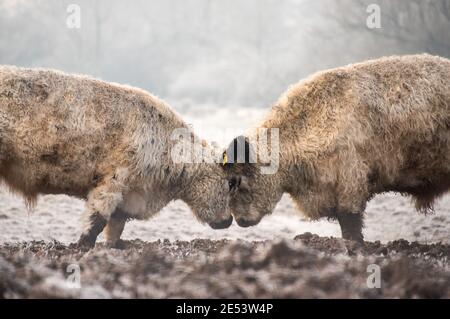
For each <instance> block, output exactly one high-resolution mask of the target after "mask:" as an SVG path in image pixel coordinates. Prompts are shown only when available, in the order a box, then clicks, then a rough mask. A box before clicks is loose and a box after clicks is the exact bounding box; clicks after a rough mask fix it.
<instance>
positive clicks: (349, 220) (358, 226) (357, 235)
mask: <svg viewBox="0 0 450 319" xmlns="http://www.w3.org/2000/svg"><path fill="white" fill-rule="evenodd" d="M337 220H338V221H339V225H340V226H341V232H342V238H344V239H347V240H351V241H354V242H356V243H358V244H360V245H362V244H364V236H363V233H362V229H363V226H364V218H363V213H348V212H339V213H338V214H337Z"/></svg>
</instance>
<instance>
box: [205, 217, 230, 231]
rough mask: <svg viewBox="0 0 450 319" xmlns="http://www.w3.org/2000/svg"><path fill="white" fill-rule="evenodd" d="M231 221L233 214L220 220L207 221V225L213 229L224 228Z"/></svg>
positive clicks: (228, 225)
mask: <svg viewBox="0 0 450 319" xmlns="http://www.w3.org/2000/svg"><path fill="white" fill-rule="evenodd" d="M232 223H233V216H230V217H229V218H228V219H225V220H221V221H220V222H212V223H209V226H211V228H213V229H224V228H228V227H230V226H231V224H232Z"/></svg>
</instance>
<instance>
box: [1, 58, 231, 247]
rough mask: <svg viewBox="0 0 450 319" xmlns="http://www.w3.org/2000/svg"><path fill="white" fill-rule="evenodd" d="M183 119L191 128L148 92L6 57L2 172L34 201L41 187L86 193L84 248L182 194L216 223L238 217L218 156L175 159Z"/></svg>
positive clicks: (113, 236) (112, 237)
mask: <svg viewBox="0 0 450 319" xmlns="http://www.w3.org/2000/svg"><path fill="white" fill-rule="evenodd" d="M180 128H185V129H188V127H187V125H186V124H185V123H184V122H183V121H182V120H181V118H180V117H179V116H178V115H176V114H175V113H174V112H173V111H172V110H171V108H170V107H169V106H168V105H167V104H165V103H164V102H162V101H160V100H158V99H157V98H156V97H154V96H152V95H150V94H149V93H147V92H145V91H142V90H139V89H136V88H131V87H127V86H123V85H119V84H113V83H106V82H103V81H99V80H95V79H91V78H89V77H85V76H77V75H67V74H64V73H61V72H57V71H51V70H40V69H23V68H17V67H11V66H0V178H1V179H2V180H3V181H4V182H5V183H6V184H7V185H8V186H9V187H10V188H11V189H12V190H14V191H17V192H19V193H21V194H23V195H24V197H25V198H26V199H27V202H28V203H29V204H33V202H34V201H35V199H36V196H37V195H38V194H68V195H73V196H77V197H79V198H83V199H86V211H85V214H84V231H83V234H82V235H81V238H80V240H79V244H80V245H81V246H82V247H85V248H89V247H92V246H93V245H94V244H95V241H96V238H97V235H98V234H99V233H100V232H102V230H103V229H104V228H105V226H106V229H105V233H106V240H107V243H108V245H110V246H116V245H117V244H118V242H119V239H120V235H121V234H122V231H123V228H124V225H125V222H126V220H127V219H129V218H137V219H143V218H148V217H150V216H151V215H153V214H155V213H156V212H158V211H159V210H160V209H161V208H163V207H164V206H165V205H166V204H167V203H168V202H170V201H171V200H174V199H181V200H183V201H185V202H186V203H187V204H188V205H189V206H190V207H191V209H192V210H193V212H194V213H195V215H196V216H197V217H198V219H199V220H200V221H201V222H207V223H209V224H210V225H211V226H212V227H213V228H224V227H228V226H229V225H230V224H231V222H232V216H231V215H230V214H229V212H228V209H227V200H228V197H227V196H228V191H229V189H228V182H227V180H226V176H225V173H224V172H223V171H222V170H221V169H220V168H219V164H216V163H211V164H207V163H202V162H197V163H183V162H181V163H178V162H174V161H172V152H171V151H172V149H173V147H174V146H175V145H176V144H175V143H178V142H179V141H177V140H174V139H172V134H173V132H174V131H176V130H179V129H180ZM203 146H204V147H205V149H206V150H211V147H210V146H209V145H208V144H207V143H206V142H205V141H203ZM206 153H207V152H206ZM213 153H214V152H211V153H210V154H211V155H212V154H213ZM209 162H212V161H209Z"/></svg>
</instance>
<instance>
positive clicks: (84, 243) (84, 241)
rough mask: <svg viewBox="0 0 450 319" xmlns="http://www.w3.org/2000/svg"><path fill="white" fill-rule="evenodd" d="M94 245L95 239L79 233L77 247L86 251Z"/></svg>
mask: <svg viewBox="0 0 450 319" xmlns="http://www.w3.org/2000/svg"><path fill="white" fill-rule="evenodd" d="M94 246H95V239H92V238H91V237H90V236H86V235H81V237H80V239H79V240H78V243H77V248H78V249H79V250H81V251H88V250H90V249H92V248H94Z"/></svg>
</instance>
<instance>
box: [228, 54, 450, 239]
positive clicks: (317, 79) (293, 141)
mask: <svg viewBox="0 0 450 319" xmlns="http://www.w3.org/2000/svg"><path fill="white" fill-rule="evenodd" d="M257 128H267V129H269V132H270V129H273V128H277V129H278V131H279V143H278V144H279V145H277V147H278V148H279V165H278V170H277V171H276V172H275V173H274V174H263V173H261V170H260V168H262V167H264V165H265V164H264V163H262V162H261V159H260V155H261V152H262V151H267V146H268V147H269V149H270V148H273V146H274V145H273V142H272V143H269V144H267V146H263V147H261V145H260V143H258V142H255V141H258V138H257V135H258V130H257V129H256V130H250V131H249V133H248V134H246V135H245V136H242V137H239V138H236V139H235V140H234V142H232V143H231V145H230V147H229V148H228V149H227V152H226V155H227V158H228V162H227V163H226V164H224V166H223V167H224V168H225V170H226V171H227V173H228V176H229V183H230V185H231V186H232V189H233V190H232V194H231V199H230V208H231V210H232V214H233V215H234V217H235V219H236V221H237V223H238V224H239V225H240V226H251V225H254V224H257V223H258V222H259V221H260V220H261V218H262V217H263V216H264V215H266V214H269V213H271V212H272V211H273V209H274V207H275V205H276V203H277V202H278V201H279V200H280V198H281V196H282V194H283V193H288V194H290V195H291V197H292V198H293V200H294V201H295V202H296V204H297V205H298V208H299V209H300V210H301V211H302V212H303V213H304V214H305V215H306V216H308V217H309V218H311V219H313V220H314V219H318V218H321V217H327V218H330V219H337V220H338V222H339V224H340V226H341V231H342V236H343V238H345V239H351V240H354V241H356V242H359V243H361V242H363V235H362V227H363V212H364V210H365V207H366V203H367V201H368V200H370V199H371V198H372V197H373V196H374V195H375V194H378V193H382V192H388V191H394V192H400V193H402V194H409V195H411V196H412V197H413V198H414V199H415V204H416V208H417V209H418V210H419V211H421V212H429V211H432V208H433V201H434V200H435V199H436V198H438V197H439V196H441V195H442V194H444V193H445V192H446V191H448V190H449V188H450V61H449V60H447V59H444V58H440V57H435V56H430V55H411V56H401V57H387V58H381V59H377V60H372V61H367V62H363V63H358V64H353V65H349V66H346V67H341V68H336V69H332V70H327V71H324V72H320V73H317V74H315V75H313V76H311V77H310V78H308V79H306V80H303V81H301V82H300V83H298V84H296V85H294V86H292V87H291V88H289V89H288V90H287V92H286V93H285V94H284V95H283V96H282V97H281V98H280V99H279V100H278V102H276V103H275V105H274V106H273V108H272V110H271V111H270V112H269V114H268V115H267V116H266V117H265V119H264V120H263V121H262V123H261V124H260V125H259V126H258V127H257ZM239 145H243V147H242V148H241V146H239ZM236 149H243V150H245V151H246V152H245V155H246V156H245V158H244V160H243V161H241V163H239V161H236V159H237V158H238V157H237V155H239V154H236V153H239V152H236ZM232 153H234V154H232ZM241 154H242V152H241ZM252 154H254V157H255V159H256V160H255V163H252V161H251V160H250V158H251V157H252V156H251V155H252Z"/></svg>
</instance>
